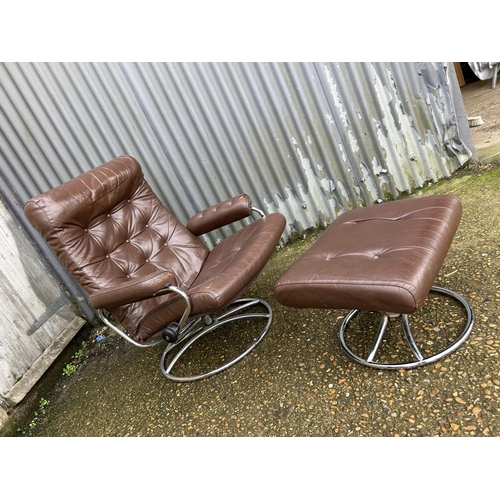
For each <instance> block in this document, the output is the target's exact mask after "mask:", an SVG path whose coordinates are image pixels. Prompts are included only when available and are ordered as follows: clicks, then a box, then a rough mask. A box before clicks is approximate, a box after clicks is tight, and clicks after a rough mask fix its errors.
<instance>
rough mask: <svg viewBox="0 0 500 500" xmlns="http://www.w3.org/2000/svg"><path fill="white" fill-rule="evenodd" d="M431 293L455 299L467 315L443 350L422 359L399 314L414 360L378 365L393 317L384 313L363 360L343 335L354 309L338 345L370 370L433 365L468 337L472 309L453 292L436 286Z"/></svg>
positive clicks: (472, 316)
mask: <svg viewBox="0 0 500 500" xmlns="http://www.w3.org/2000/svg"><path fill="white" fill-rule="evenodd" d="M431 291H433V292H436V293H440V294H443V295H446V296H448V297H451V298H453V299H455V300H456V301H457V302H459V303H460V304H461V306H462V307H463V309H464V310H465V312H466V313H467V322H466V325H465V327H464V330H463V331H462V333H461V334H460V335H459V336H458V337H457V338H456V339H455V340H454V341H453V342H452V343H451V344H449V345H448V346H447V347H446V348H445V349H443V350H441V351H439V352H438V353H436V354H433V355H431V356H428V357H424V356H423V355H422V354H421V352H420V350H419V348H418V347H417V344H416V343H415V340H414V338H413V335H412V333H411V330H410V325H409V323H408V316H407V315H406V314H401V315H400V320H401V326H402V328H403V334H404V337H405V340H406V342H407V344H408V346H409V348H410V350H411V352H412V354H413V356H414V358H415V360H413V361H407V362H402V363H379V362H377V361H375V358H376V354H377V351H378V349H379V347H380V345H381V342H382V338H383V335H384V333H385V331H386V328H387V325H388V323H389V319H390V317H393V316H394V315H391V314H389V313H384V312H381V314H382V320H381V322H380V326H379V329H378V332H377V334H376V335H375V339H374V341H373V346H372V348H371V350H370V353H369V355H368V356H367V357H366V358H364V357H361V356H358V355H357V354H356V353H354V352H353V351H352V350H351V349H350V348H349V347H348V346H347V343H346V340H345V333H346V330H347V327H348V325H349V323H350V321H351V320H352V319H353V318H354V317H355V316H356V315H357V314H358V312H359V310H358V309H354V310H352V311H351V312H350V313H349V314H348V315H347V316H346V318H345V319H344V321H343V323H342V326H341V327H340V334H339V338H340V343H341V345H342V348H343V349H344V351H345V352H346V354H347V355H348V356H349V357H350V358H352V359H353V360H354V361H357V362H358V363H361V364H362V365H365V366H369V367H370V368H376V369H382V370H400V369H412V368H417V367H419V366H423V365H427V364H430V363H433V362H435V361H437V360H439V359H441V358H443V357H445V356H447V355H448V354H450V353H452V352H453V351H455V350H456V349H458V348H459V347H460V346H461V345H462V344H463V343H464V342H465V341H466V340H467V338H468V337H469V335H470V333H471V331H472V327H473V325H474V313H473V311H472V308H471V306H470V304H469V303H468V302H467V300H465V299H464V298H463V297H462V296H461V295H459V294H457V293H455V292H453V291H452V290H448V289H446V288H441V287H437V286H433V287H431Z"/></svg>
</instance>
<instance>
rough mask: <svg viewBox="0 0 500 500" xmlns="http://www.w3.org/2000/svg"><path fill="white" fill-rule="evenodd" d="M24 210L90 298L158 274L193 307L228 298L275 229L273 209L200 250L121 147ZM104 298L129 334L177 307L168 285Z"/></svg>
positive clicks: (146, 333)
mask: <svg viewBox="0 0 500 500" xmlns="http://www.w3.org/2000/svg"><path fill="white" fill-rule="evenodd" d="M248 202H249V201H248ZM24 211H25V214H26V217H27V218H28V220H29V221H30V222H31V224H32V225H33V226H34V227H35V228H36V229H37V230H38V231H40V232H41V234H42V236H43V237H44V238H45V240H46V241H47V243H48V244H49V245H50V246H51V247H52V249H53V250H54V252H55V253H56V255H57V257H58V258H59V259H60V260H61V261H62V262H63V264H64V265H65V266H66V267H67V268H68V270H69V272H70V273H71V274H72V275H73V276H74V277H75V278H76V279H77V281H78V282H79V283H80V284H81V285H82V287H83V288H84V289H85V290H86V291H87V292H88V293H89V295H90V297H91V300H93V301H94V302H93V303H94V304H95V306H96V307H100V305H101V304H102V303H105V302H106V291H107V290H113V291H114V290H115V289H116V288H119V289H120V290H122V291H123V295H126V293H127V292H128V290H127V289H128V285H129V284H130V288H133V287H135V288H134V289H140V290H142V291H143V292H144V290H146V291H148V290H150V289H154V287H156V286H158V285H159V284H161V283H162V281H163V285H162V286H165V285H168V284H174V285H176V286H178V287H179V288H181V289H183V290H184V291H186V293H188V295H190V296H191V298H192V313H193V315H196V314H207V313H211V312H215V311H216V310H218V309H219V308H223V307H225V306H227V305H228V303H230V302H231V301H232V300H234V299H235V298H236V296H237V295H238V294H240V293H241V292H242V291H243V290H244V289H245V288H246V287H247V286H248V285H249V284H250V283H251V282H252V281H253V280H254V279H255V277H256V275H257V274H258V272H259V271H260V270H261V268H262V267H263V262H264V261H265V262H267V260H268V258H269V256H270V254H271V253H272V251H273V250H274V249H275V245H276V243H277V241H275V240H276V238H278V239H279V236H280V235H281V233H282V231H283V229H284V218H283V216H282V215H280V214H271V215H269V216H267V217H264V218H263V219H261V220H258V221H256V222H255V223H253V224H251V225H249V226H247V227H245V228H243V229H242V230H240V231H238V232H237V233H235V234H234V235H232V236H231V237H230V238H227V239H226V240H224V241H223V242H222V243H221V244H220V245H218V246H217V247H216V248H215V249H214V251H212V253H210V251H209V250H208V248H207V247H206V246H205V245H204V244H203V243H202V242H201V240H199V239H198V238H197V237H196V236H195V235H194V234H193V233H191V232H190V231H189V230H188V229H186V227H185V226H184V225H183V224H181V223H180V222H179V221H178V220H177V219H176V217H175V216H174V215H173V214H172V213H171V212H170V211H169V210H168V209H167V208H166V207H165V206H164V205H163V203H162V202H161V201H160V200H159V199H158V198H157V196H156V195H155V194H154V192H153V191H152V190H151V188H150V186H149V184H148V183H147V181H146V180H145V178H144V175H143V172H142V170H141V167H140V165H139V164H138V162H137V161H136V160H135V159H134V158H132V157H130V156H121V157H118V158H115V159H114V160H111V161H109V162H107V163H105V164H104V165H101V166H99V167H96V168H94V169H92V170H90V171H88V172H85V173H83V174H81V175H80V176H78V177H76V178H75V179H72V180H70V181H68V182H66V183H64V184H62V185H61V186H58V187H56V188H54V189H52V190H50V191H48V192H46V193H44V194H41V195H39V196H36V197H35V198H33V199H31V200H29V201H28V202H27V203H26V205H25V209H24ZM280 227H281V230H280V231H279V235H278V236H276V232H277V230H278V229H279V228H280ZM255 228H262V229H263V231H262V233H259V234H258V235H257V234H256V230H255ZM268 229H269V231H267V230H268ZM271 233H272V234H273V237H270V234H271ZM236 259H238V264H237V268H236V269H233V268H231V264H234V262H235V261H236ZM265 262H264V263H265ZM204 266H205V267H204ZM259 266H260V267H259ZM202 268H203V271H202ZM111 305H112V306H111V307H108V310H109V311H110V312H111V313H112V314H113V315H114V316H115V317H116V318H117V319H118V320H119V321H120V322H121V323H122V324H123V325H124V327H125V328H126V329H127V332H128V334H129V335H130V336H131V337H132V338H133V339H135V340H138V341H145V340H147V339H148V338H150V337H151V336H153V335H154V334H155V333H157V332H158V331H159V330H160V329H161V328H163V327H164V326H166V325H167V324H168V323H170V322H171V321H175V320H177V319H179V318H180V316H181V315H182V313H183V311H184V307H185V306H184V302H183V301H182V300H181V299H179V296H178V295H177V294H168V295H163V296H159V297H155V298H148V299H146V300H141V301H138V302H133V303H128V304H125V305H116V302H115V304H113V303H111Z"/></svg>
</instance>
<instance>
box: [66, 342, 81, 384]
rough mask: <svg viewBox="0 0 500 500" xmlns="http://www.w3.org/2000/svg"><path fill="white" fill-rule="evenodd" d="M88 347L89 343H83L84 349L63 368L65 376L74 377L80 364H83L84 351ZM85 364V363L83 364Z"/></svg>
mask: <svg viewBox="0 0 500 500" xmlns="http://www.w3.org/2000/svg"><path fill="white" fill-rule="evenodd" d="M86 347H87V342H85V341H83V342H82V348H81V349H79V350H78V351H76V352H75V354H73V356H71V359H72V360H73V361H71V363H68V364H67V365H66V366H65V367H64V368H63V374H64V375H66V376H67V377H70V376H71V375H73V374H74V373H75V372H76V371H77V370H78V367H79V366H80V364H81V363H82V358H83V355H84V350H85V348H86ZM83 364H85V362H84V363H83Z"/></svg>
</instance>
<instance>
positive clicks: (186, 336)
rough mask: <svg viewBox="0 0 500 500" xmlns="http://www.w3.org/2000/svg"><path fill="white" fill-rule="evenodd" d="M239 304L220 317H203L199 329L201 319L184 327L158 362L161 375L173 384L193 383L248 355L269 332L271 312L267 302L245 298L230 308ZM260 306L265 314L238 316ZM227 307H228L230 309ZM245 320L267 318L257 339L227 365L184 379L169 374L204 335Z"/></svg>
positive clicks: (235, 302)
mask: <svg viewBox="0 0 500 500" xmlns="http://www.w3.org/2000/svg"><path fill="white" fill-rule="evenodd" d="M237 304H239V305H238V306H237V307H236V308H234V309H231V310H230V311H228V312H225V313H224V314H222V315H221V316H219V317H217V318H212V317H211V316H207V317H205V322H204V324H203V325H202V326H201V327H197V326H198V325H199V324H200V322H201V318H198V319H197V320H195V321H194V322H191V323H189V324H188V325H186V327H185V330H186V331H185V332H184V331H182V332H181V334H180V335H179V341H178V342H176V343H175V344H170V345H169V346H168V347H167V348H166V349H165V350H164V351H163V354H162V356H161V360H160V369H161V371H162V373H163V375H164V376H165V377H166V378H168V379H169V380H173V381H175V382H193V381H196V380H201V379H204V378H207V377H210V376H212V375H215V374H216V373H220V372H221V371H223V370H226V369H227V368H229V367H231V366H233V365H234V364H236V363H237V362H238V361H241V360H242V359H243V358H244V357H245V356H246V355H247V354H249V353H250V351H252V350H253V349H254V348H255V347H256V346H257V345H258V344H259V343H260V342H261V340H262V339H263V338H264V336H265V335H266V333H267V332H268V331H269V328H270V326H271V322H272V318H273V313H272V310H271V307H270V306H269V304H268V303H267V302H265V301H264V300H260V299H252V298H246V299H238V300H236V301H234V302H233V303H232V304H231V305H230V306H232V305H237ZM258 304H260V305H262V306H264V308H265V309H267V313H243V314H239V313H240V312H241V311H243V310H245V309H248V308H249V307H252V306H255V305H258ZM230 306H228V307H230ZM247 318H267V323H266V325H265V327H264V329H263V330H262V332H261V333H260V335H259V337H258V338H257V340H256V341H255V342H253V343H252V345H250V347H248V349H246V350H245V351H244V352H243V353H241V354H240V355H239V356H237V357H236V358H234V359H233V360H232V361H229V362H228V363H226V364H224V365H223V366H221V367H219V368H216V369H214V370H211V371H209V372H206V373H203V374H201V375H192V376H185V377H177V376H175V375H172V374H171V373H170V372H171V371H172V368H173V367H174V366H175V364H176V363H177V361H179V359H180V358H181V356H182V355H183V354H184V353H185V352H186V350H187V349H189V347H190V346H191V345H192V344H194V343H195V342H196V341H197V340H198V339H200V338H201V337H203V336H204V335H207V334H208V333H210V332H212V331H214V330H215V329H217V328H218V327H219V326H222V325H224V324H226V323H230V322H232V321H237V320H240V319H247ZM183 341H186V344H185V345H183V346H182V348H181V349H180V350H179V352H178V353H177V354H176V355H175V356H174V358H173V359H172V361H171V362H170V364H169V365H168V366H167V367H165V365H166V358H167V355H168V354H169V352H170V351H171V350H172V349H174V347H175V346H177V345H179V344H180V343H181V342H183Z"/></svg>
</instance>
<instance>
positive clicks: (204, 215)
mask: <svg viewBox="0 0 500 500" xmlns="http://www.w3.org/2000/svg"><path fill="white" fill-rule="evenodd" d="M251 213H252V200H251V198H250V196H248V195H247V194H242V195H240V196H235V197H233V198H230V199H229V200H226V201H223V202H221V203H217V204H216V205H213V206H211V207H209V208H206V209H205V210H202V211H201V212H199V213H197V214H196V215H193V217H191V219H189V222H188V223H187V225H186V227H187V228H188V230H189V231H191V232H192V233H193V234H194V235H195V236H199V235H200V234H205V233H208V232H209V231H212V230H214V229H218V228H219V227H222V226H225V225H227V224H231V223H232V222H236V221H238V220H240V219H243V218H245V217H248V216H249V215H250V214H251Z"/></svg>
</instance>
